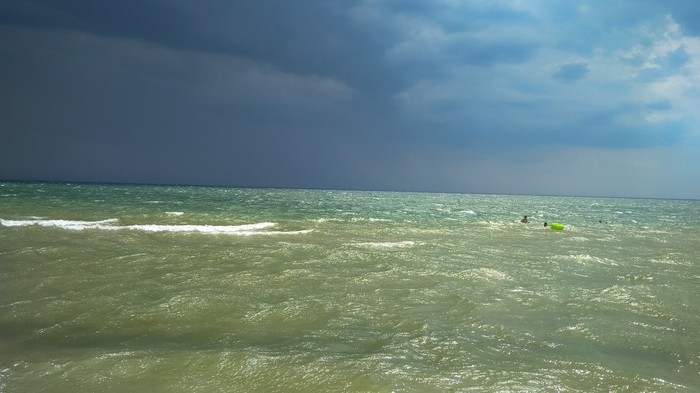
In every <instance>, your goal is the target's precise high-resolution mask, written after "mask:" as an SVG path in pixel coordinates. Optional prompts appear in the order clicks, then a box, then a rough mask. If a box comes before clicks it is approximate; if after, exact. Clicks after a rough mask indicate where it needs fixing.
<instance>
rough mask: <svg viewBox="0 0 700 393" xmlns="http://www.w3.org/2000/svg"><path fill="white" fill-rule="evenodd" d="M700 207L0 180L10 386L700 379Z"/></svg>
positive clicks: (4, 372)
mask: <svg viewBox="0 0 700 393" xmlns="http://www.w3.org/2000/svg"><path fill="white" fill-rule="evenodd" d="M699 213H700V203H698V202H695V201H664V200H632V199H593V198H558V197H525V196H479V195H456V194H412V193H382V192H343V191H308V190H250V189H217V188H188V187H149V186H114V185H66V184H24V183H4V184H2V183H0V219H1V220H2V221H0V224H1V225H0V391H7V392H16V391H57V392H58V391H69V390H73V391H90V392H92V391H133V390H137V391H152V392H157V391H164V392H165V391H167V392H177V391H182V392H192V391H202V392H211V391H241V392H245V391H248V392H271V391H283V392H308V391H328V392H331V391H332V392H336V391H387V392H388V391H407V392H414V391H415V392H443V391H450V390H453V391H557V390H559V391H562V392H590V391H669V392H671V391H688V392H692V391H697V390H699V389H700V382H698V381H700V355H699V354H700V339H699V338H698V337H700V293H699V291H698V290H697V288H698V283H699V279H700V264H699V261H700V248H698V240H699V239H700V221H699V217H700V214H699ZM523 214H527V215H528V216H530V218H531V223H530V224H521V223H520V222H519V219H520V218H521V217H522V215H523ZM599 220H601V221H603V223H600V222H599ZM544 221H548V222H561V223H564V224H565V225H566V226H567V227H566V229H565V230H564V231H561V232H559V231H551V230H549V229H545V228H543V227H542V222H544Z"/></svg>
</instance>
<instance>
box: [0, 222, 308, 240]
mask: <svg viewBox="0 0 700 393" xmlns="http://www.w3.org/2000/svg"><path fill="white" fill-rule="evenodd" d="M118 222H119V220H118V219H116V218H111V219H108V220H100V221H77V220H47V219H38V218H33V219H29V220H5V219H0V225H2V226H6V227H27V226H33V225H36V226H41V227H53V228H61V229H66V230H72V231H83V230H87V229H99V230H108V231H115V230H135V231H143V232H170V233H203V234H214V235H240V236H251V235H285V234H289V235H294V234H304V233H308V232H311V230H299V231H267V230H266V229H268V228H271V227H274V226H276V225H277V224H276V223H274V222H259V223H255V224H243V225H193V224H179V225H162V224H136V225H117V224H118Z"/></svg>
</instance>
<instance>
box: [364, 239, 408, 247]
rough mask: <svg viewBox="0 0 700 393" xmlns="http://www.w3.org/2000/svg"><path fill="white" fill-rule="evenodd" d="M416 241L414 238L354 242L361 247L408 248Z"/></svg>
mask: <svg viewBox="0 0 700 393" xmlns="http://www.w3.org/2000/svg"><path fill="white" fill-rule="evenodd" d="M415 244H416V242H414V241H412V240H405V241H402V242H366V243H352V245H354V246H359V247H371V248H406V247H413V246H414V245H415Z"/></svg>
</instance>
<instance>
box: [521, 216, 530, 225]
mask: <svg viewBox="0 0 700 393" xmlns="http://www.w3.org/2000/svg"><path fill="white" fill-rule="evenodd" d="M520 222H522V223H523V224H527V223H528V221H527V216H523V219H522V220H520Z"/></svg>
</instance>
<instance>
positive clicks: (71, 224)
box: [0, 217, 119, 231]
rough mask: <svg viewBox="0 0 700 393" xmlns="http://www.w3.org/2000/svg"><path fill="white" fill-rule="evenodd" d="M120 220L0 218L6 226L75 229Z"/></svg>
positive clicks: (1, 222)
mask: <svg viewBox="0 0 700 393" xmlns="http://www.w3.org/2000/svg"><path fill="white" fill-rule="evenodd" d="M118 221H119V220H117V219H116V218H110V219H108V220H100V221H76V220H45V219H41V218H37V217H34V218H31V219H29V220H4V219H1V218H0V225H2V226H6V227H26V226H31V225H38V226H42V227H55V228H62V229H68V230H73V231H82V230H85V229H104V228H107V227H111V226H114V224H116V223H117V222H118Z"/></svg>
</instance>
